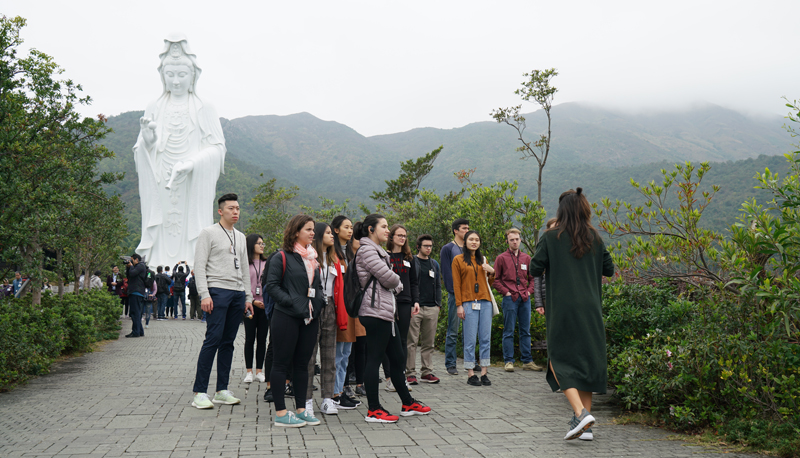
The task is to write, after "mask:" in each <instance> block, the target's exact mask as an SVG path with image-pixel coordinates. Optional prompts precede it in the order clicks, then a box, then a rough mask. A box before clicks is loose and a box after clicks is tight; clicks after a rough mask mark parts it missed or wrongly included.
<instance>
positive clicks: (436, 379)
mask: <svg viewBox="0 0 800 458" xmlns="http://www.w3.org/2000/svg"><path fill="white" fill-rule="evenodd" d="M421 378H422V381H423V382H427V383H439V377H437V376H435V375H433V374H428V375H423V376H422V377H421Z"/></svg>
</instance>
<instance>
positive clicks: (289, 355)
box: [192, 188, 613, 439]
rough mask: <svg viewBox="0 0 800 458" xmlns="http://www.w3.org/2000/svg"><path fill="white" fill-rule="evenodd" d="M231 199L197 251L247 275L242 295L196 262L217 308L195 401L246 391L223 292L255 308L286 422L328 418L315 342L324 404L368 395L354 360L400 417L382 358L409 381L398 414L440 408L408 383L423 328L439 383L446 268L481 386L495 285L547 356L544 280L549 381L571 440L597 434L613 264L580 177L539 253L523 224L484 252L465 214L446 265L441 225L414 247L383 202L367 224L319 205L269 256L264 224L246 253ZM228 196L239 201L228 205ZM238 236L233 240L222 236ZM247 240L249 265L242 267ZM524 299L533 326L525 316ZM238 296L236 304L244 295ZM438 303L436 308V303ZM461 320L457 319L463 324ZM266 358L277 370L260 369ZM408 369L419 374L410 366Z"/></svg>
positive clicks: (378, 416)
mask: <svg viewBox="0 0 800 458" xmlns="http://www.w3.org/2000/svg"><path fill="white" fill-rule="evenodd" d="M226 199H227V200H226ZM219 204H220V210H219V212H220V215H221V216H222V218H221V220H220V223H219V227H220V228H222V229H223V232H224V234H225V235H224V236H222V234H221V232H220V231H219V228H214V227H211V228H207V229H206V230H204V231H203V233H201V238H200V241H199V242H198V254H197V255H196V262H198V261H197V260H199V263H200V264H203V263H205V261H206V260H208V261H209V264H210V261H211V259H212V258H215V257H218V258H219V260H220V261H222V262H223V263H225V262H226V261H223V258H225V257H228V255H227V253H219V254H214V250H222V251H229V252H230V253H231V254H232V255H233V258H235V259H234V260H233V262H231V263H230V264H232V265H233V266H234V268H235V269H234V268H231V267H230V266H229V267H228V268H227V271H228V272H231V273H233V274H234V275H235V276H236V277H235V278H234V281H233V282H231V283H230V285H231V286H233V285H234V284H236V285H241V283H244V284H247V286H249V288H248V289H247V290H245V291H236V292H235V295H232V293H231V292H230V291H227V290H222V289H221V288H218V287H216V288H215V287H211V283H217V284H221V283H222V282H221V281H220V282H212V281H211V277H210V276H209V278H208V279H207V278H205V277H206V270H207V269H206V267H205V266H203V267H202V268H201V266H200V264H198V266H197V270H198V276H197V278H198V290H199V292H200V297H201V299H203V310H204V311H207V312H209V317H210V318H209V327H208V330H207V334H206V341H205V342H204V345H203V349H202V350H201V354H200V358H199V359H198V377H197V378H196V380H195V389H194V392H195V397H194V400H193V402H192V405H194V406H195V407H198V408H211V407H213V404H214V403H221V404H236V403H238V402H239V400H238V399H236V398H235V397H234V396H233V394H232V393H231V392H230V391H229V390H227V384H228V376H229V371H230V360H227V362H226V361H225V360H223V359H222V355H223V354H224V355H225V356H226V358H225V359H227V358H228V354H229V353H230V354H232V351H233V339H234V338H235V329H234V328H233V327H232V323H226V321H225V318H223V319H222V320H221V321H220V322H219V323H218V324H215V319H213V318H211V317H214V316H215V315H216V316H217V317H219V316H220V314H216V313H213V312H212V310H216V308H217V307H218V306H217V304H218V303H219V301H220V299H223V298H224V299H225V301H224V303H225V304H226V305H225V306H226V307H227V308H228V311H227V312H223V313H225V314H226V315H225V316H227V317H228V318H230V319H231V321H232V322H235V323H236V326H237V327H238V323H239V322H240V321H241V319H242V316H244V317H245V318H244V320H245V332H246V344H245V360H246V366H247V375H246V377H245V382H251V381H253V380H259V381H268V383H269V385H268V389H267V392H266V393H265V398H267V399H271V400H272V401H273V402H274V403H275V425H276V426H281V427H301V426H306V425H317V424H320V420H319V419H318V418H317V417H315V415H314V409H313V402H312V392H313V388H312V383H311V380H312V377H313V375H314V366H315V362H316V354H317V352H319V356H320V358H319V359H320V366H321V367H320V384H321V387H320V389H321V393H322V398H323V401H322V405H321V406H322V412H323V413H325V414H336V413H338V411H339V410H340V409H344V410H349V409H354V408H355V407H357V406H358V405H359V404H360V403H359V401H358V400H357V399H355V397H354V395H353V394H351V393H352V391H350V392H348V390H346V389H345V386H346V384H347V383H349V377H348V372H349V371H352V372H355V376H356V382H357V389H359V388H360V392H358V391H357V392H356V394H361V393H365V394H366V397H367V402H368V410H367V416H366V417H365V419H366V421H368V422H380V423H393V422H396V421H398V419H399V417H398V416H396V415H392V414H391V413H389V412H388V411H387V410H386V409H385V408H384V407H383V406H382V405H381V403H380V399H379V396H378V384H379V379H380V375H379V369H380V366H381V365H383V366H384V374H385V376H386V377H387V386H389V387H391V390H393V391H396V392H397V394H398V396H399V397H400V400H401V402H402V407H401V411H400V412H399V415H400V416H411V415H427V414H429V413H430V412H431V408H430V407H428V406H426V405H424V404H423V403H422V402H420V401H418V400H416V399H414V398H413V397H412V396H411V394H410V391H411V387H410V385H409V383H410V382H411V383H413V382H414V381H416V377H415V376H414V375H413V374H414V369H413V368H414V363H413V359H412V358H415V356H413V357H412V355H411V354H410V352H409V351H408V350H409V349H411V348H414V347H415V346H416V344H417V339H418V338H419V339H420V342H423V341H424V342H430V344H429V348H426V347H425V346H423V361H422V363H423V364H422V379H423V381H429V382H437V381H438V378H436V377H435V376H434V375H433V373H432V369H431V367H430V366H431V363H430V353H429V354H428V358H427V361H426V357H425V352H426V350H430V351H431V352H432V350H433V337H434V335H435V330H436V321H437V317H438V311H439V302H440V301H441V289H440V288H441V285H440V281H441V280H444V283H445V287H446V288H447V290H448V292H449V293H450V294H448V305H449V307H448V308H449V315H451V316H455V317H457V319H460V320H462V321H463V323H464V366H465V369H466V371H467V373H468V380H467V383H468V384H469V385H476V386H485V385H491V382H490V381H489V379H488V375H487V367H488V366H489V363H490V360H489V354H490V336H491V319H492V316H493V315H494V314H496V313H498V312H499V310H498V307H497V304H495V303H494V296H493V294H492V286H494V287H495V288H496V289H497V290H498V291H499V292H501V293H502V294H503V309H504V311H505V312H506V315H507V316H506V320H507V321H508V320H509V319H511V320H517V321H519V324H520V330H521V339H520V341H521V344H522V345H521V347H522V349H523V363H524V366H526V368H531V369H534V370H536V369H543V368H541V367H538V366H536V365H535V364H534V363H533V361H532V358H531V357H530V335H529V327H530V296H531V294H532V293H533V294H534V297H536V298H538V299H540V300H541V302H537V304H536V305H537V307H536V309H537V312H538V313H540V314H544V315H545V316H546V321H547V339H548V359H549V360H548V365H547V380H548V382H549V383H550V385H551V388H553V391H557V390H559V389H560V390H562V391H563V392H564V394H565V395H566V397H567V399H568V400H569V402H570V404H571V406H572V407H573V410H574V416H573V418H572V420H571V421H570V430H569V432H568V433H567V436H566V437H565V439H574V438H577V437H581V438H589V439H590V438H591V437H590V436H589V437H587V434H589V435H590V434H591V430H590V428H591V426H592V425H593V423H594V417H592V415H591V413H590V411H591V398H592V393H593V392H597V393H604V392H605V389H606V387H605V383H606V360H605V333H604V328H603V322H602V314H601V310H600V288H601V278H602V276H610V275H612V274H613V263H612V262H611V258H610V256H609V254H608V252H607V251H606V249H605V246H604V244H603V242H602V239H601V238H600V237H599V234H598V233H597V231H596V230H595V229H594V228H593V227H592V225H591V222H590V221H591V208H590V206H589V204H588V201H587V200H586V198H585V196H584V195H583V194H582V190H581V188H578V189H577V191H573V190H570V191H567V192H565V193H564V194H562V196H561V197H560V199H559V209H558V214H557V216H556V218H555V221H554V222H552V224H548V226H549V227H548V229H547V230H546V231H545V232H544V234H543V235H542V237H541V239H540V241H539V243H538V245H537V249H536V253H535V254H534V256H533V257H529V256H527V255H524V253H520V252H519V235H520V234H519V231H515V230H511V231H509V232H507V233H506V238H507V242H508V243H509V251H508V252H507V253H504V254H503V255H501V256H500V257H498V260H497V261H496V262H495V266H494V267H492V266H491V265H490V264H489V262H488V259H487V258H486V257H485V256H484V255H483V254H482V252H481V249H480V245H481V237H480V235H479V234H478V233H477V232H475V231H470V230H469V228H468V222H467V221H466V220H457V221H456V222H454V224H453V230H454V234H455V241H454V242H452V243H450V244H448V245H447V246H446V247H443V249H442V256H441V259H442V266H441V268H440V267H439V265H438V263H436V261H435V260H433V259H431V258H430V253H431V251H432V248H433V242H432V238H431V237H430V236H421V237H419V238H418V239H417V250H418V255H417V256H412V255H411V249H410V246H409V244H408V233H407V231H406V230H405V228H404V227H403V226H401V225H394V226H392V227H389V224H388V222H387V221H386V218H384V217H383V216H381V215H378V214H371V215H369V216H367V217H366V218H364V220H363V221H361V222H357V223H355V224H352V222H351V221H350V220H349V219H348V218H346V217H344V216H338V217H337V218H335V219H334V220H333V221H332V222H331V224H328V223H324V222H315V221H314V220H313V219H312V218H311V217H310V216H307V215H297V216H295V217H293V218H292V219H291V220H290V221H289V223H288V224H287V226H286V228H285V231H284V234H283V244H282V248H281V250H279V251H277V252H275V253H273V254H272V255H270V257H269V258H267V257H265V253H264V243H263V239H262V237H261V236H260V235H257V234H252V235H250V236H249V237H247V239H246V249H245V250H242V249H241V245H239V247H240V248H239V253H237V252H236V246H235V245H236V237H237V234H239V235H238V237H243V234H241V233H240V232H238V231H236V230H235V229H234V228H233V223H234V222H235V221H236V220H237V219H238V203H237V202H236V199H235V195H226V196H223V197H222V198H220V202H219ZM228 204H231V205H228ZM225 209H230V215H227V216H228V217H227V218H226V210H225ZM223 222H224V223H225V224H223ZM464 226H466V227H464ZM204 238H206V239H207V240H203V239H204ZM228 242H230V243H228ZM459 242H461V243H459ZM240 243H241V242H240ZM217 245H218V247H216V248H215V246H217ZM227 245H230V247H229V248H227V249H223V248H226V246H227ZM451 245H452V246H451ZM384 246H385V247H386V248H384ZM201 251H207V252H204V253H201ZM242 252H243V253H245V256H246V258H245V259H247V263H248V265H249V268H243V269H241V270H240V269H239V262H240V261H239V258H240V257H241V253H242ZM523 255H524V256H523ZM241 261H244V259H241ZM350 269H355V271H354V273H351V274H350V275H351V276H352V275H353V274H355V275H357V279H358V284H359V286H360V288H361V292H362V303H361V307H360V309H359V311H358V317H357V318H353V317H351V316H349V315H348V313H347V311H346V310H345V304H344V303H345V291H344V289H345V287H344V285H345V281H344V279H345V275H346V274H347V272H348V270H350ZM208 270H209V273H210V271H212V270H215V269H213V268H212V267H211V266H210V265H209V266H208ZM221 270H224V269H220V271H221ZM545 272H547V274H548V277H547V279H548V284H547V294H546V296H545V294H544V282H543V281H541V282H539V283H538V284H537V282H536V281H532V280H534V279H535V278H537V277H539V278H542V279H543V275H544V273H545ZM218 273H220V272H218ZM237 279H238V283H237V281H236V280H237ZM448 279H449V280H450V281H449V282H448ZM537 287H538V292H537ZM243 289H244V288H243ZM212 299H213V305H212ZM526 302H527V314H528V317H527V329H525V328H526V325H525V321H526V320H524V319H523V318H524V315H525V311H526V310H525V305H524V304H525V303H526ZM421 303H422V305H421ZM228 304H237V307H231V306H229V305H228ZM239 304H240V305H241V307H240V306H239ZM428 307H431V308H430V310H425V309H427V308H428ZM231 309H235V310H238V312H239V315H238V317H236V316H235V315H231V311H230V310H231ZM545 309H546V310H547V313H546V314H545ZM254 311H255V313H254ZM426 312H430V313H426ZM512 312H513V313H512ZM237 318H238V321H237ZM448 318H449V322H448V336H447V347H448V348H447V350H448V351H447V354H446V365H447V369H448V372H449V373H451V374H452V373H454V372H455V373H457V369H455V349H454V347H455V345H452V358H451V345H450V344H451V342H453V344H454V343H455V340H456V339H457V337H456V336H457V330H458V327H457V323H458V321H455V320H450V317H448ZM452 322H455V323H456V326H455V332H453V330H452V328H453V326H452ZM508 324H509V323H506V327H507V328H508V327H509V326H508ZM514 326H515V323H514V321H511V323H510V328H511V341H510V342H507V341H506V339H505V337H506V336H505V335H504V345H503V347H504V358H505V360H506V363H507V364H506V370H513V330H514ZM223 328H224V329H227V331H223ZM231 332H233V334H231ZM525 333H527V349H526V348H525V345H524V343H525V340H526V339H525V338H524V336H525ZM267 336H269V341H268V342H269V343H268V344H267ZM423 337H424V338H423ZM409 339H410V340H411V342H408V340H409ZM476 340H477V341H478V342H479V344H480V355H479V357H478V358H476V357H475V348H476ZM254 345H255V346H256V348H255V353H254V352H253V346H254ZM508 349H510V356H509V355H508V354H507V350H508ZM217 350H219V356H218V361H217V363H218V374H217V377H218V378H217V393H216V395H215V397H214V399H213V400H210V399H209V397H208V395H207V394H206V393H205V390H206V389H207V386H208V373H209V372H210V367H211V362H212V361H213V353H211V352H212V351H213V352H216V351H217ZM254 355H255V359H256V361H255V362H256V367H255V375H254V374H253V364H252V361H253V356H254ZM509 357H510V361H509ZM265 359H266V360H267V361H266V366H265V367H266V370H267V374H265V373H264V371H263V370H262V369H261V368H262V364H264V362H265ZM526 359H527V361H526ZM409 361H411V362H410V363H409ZM509 362H510V363H511V364H510V366H509V364H508V363H509ZM407 369H410V372H409V373H410V374H412V375H408V373H407ZM477 370H480V377H479V376H478V375H477V374H475V371H477ZM290 379H291V382H292V385H291V387H292V392H291V393H292V395H293V396H294V398H295V410H294V411H290V410H289V409H287V406H286V401H285V397H286V396H287V392H288V390H287V387H288V386H289V385H288V384H287V383H288V382H289V380H290ZM362 382H363V385H362Z"/></svg>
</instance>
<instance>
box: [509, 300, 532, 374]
mask: <svg viewBox="0 0 800 458" xmlns="http://www.w3.org/2000/svg"><path fill="white" fill-rule="evenodd" d="M517 322H519V351H520V353H522V357H521V358H520V359H521V360H522V362H523V363H530V362H532V361H533V356H532V355H531V300H530V298H529V299H528V300H525V301H523V300H522V296H519V297H518V298H517V300H516V301H515V300H514V299H511V296H503V361H505V362H507V363H513V362H514V327H515V326H516V325H517Z"/></svg>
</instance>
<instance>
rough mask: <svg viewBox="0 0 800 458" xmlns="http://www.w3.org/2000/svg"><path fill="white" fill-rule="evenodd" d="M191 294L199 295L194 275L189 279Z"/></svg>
mask: <svg viewBox="0 0 800 458" xmlns="http://www.w3.org/2000/svg"><path fill="white" fill-rule="evenodd" d="M189 295H190V296H197V283H195V281H194V276H192V278H190V279H189Z"/></svg>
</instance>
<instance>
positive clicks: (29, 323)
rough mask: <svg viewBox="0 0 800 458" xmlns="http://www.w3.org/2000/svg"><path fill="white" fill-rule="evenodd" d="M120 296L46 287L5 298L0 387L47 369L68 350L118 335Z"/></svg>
mask: <svg viewBox="0 0 800 458" xmlns="http://www.w3.org/2000/svg"><path fill="white" fill-rule="evenodd" d="M121 313H122V310H121V305H120V302H119V299H118V298H117V297H116V296H112V295H110V294H109V293H108V292H106V291H100V290H93V291H90V292H87V293H81V294H79V295H75V294H66V295H64V297H63V298H59V297H58V296H55V295H52V294H50V293H45V294H44V295H43V296H42V303H41V305H40V306H34V305H32V303H31V296H30V295H28V296H26V297H24V298H21V299H4V300H0V391H5V390H8V389H10V388H12V387H13V386H14V385H17V384H19V383H22V382H24V381H25V380H27V379H28V378H30V377H31V376H36V375H42V374H46V373H48V372H49V371H50V365H51V364H52V363H53V361H55V359H56V358H57V357H58V356H59V355H61V354H63V353H72V352H84V351H91V344H92V343H94V342H97V341H99V340H103V339H115V338H117V337H118V335H119V333H118V331H119V329H120V324H119V316H120V314H121Z"/></svg>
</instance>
